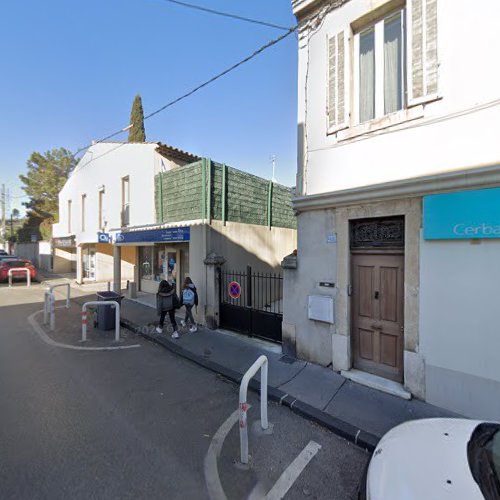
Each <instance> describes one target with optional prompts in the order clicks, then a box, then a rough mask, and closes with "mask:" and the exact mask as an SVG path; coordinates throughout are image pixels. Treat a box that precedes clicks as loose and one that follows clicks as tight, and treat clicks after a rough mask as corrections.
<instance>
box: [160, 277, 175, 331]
mask: <svg viewBox="0 0 500 500" xmlns="http://www.w3.org/2000/svg"><path fill="white" fill-rule="evenodd" d="M178 307H179V297H178V296H177V294H176V293H175V286H173V285H171V284H170V283H169V282H168V281H166V280H162V281H160V285H159V286H158V293H157V294H156V312H157V313H158V314H159V315H160V324H159V325H158V326H157V327H156V331H157V333H162V332H163V325H164V323H165V316H166V315H167V313H168V317H169V318H170V323H171V324H172V328H173V329H174V333H172V338H173V339H178V338H179V333H178V332H177V322H176V321H175V309H176V308H178Z"/></svg>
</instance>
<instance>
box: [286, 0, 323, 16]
mask: <svg viewBox="0 0 500 500" xmlns="http://www.w3.org/2000/svg"><path fill="white" fill-rule="evenodd" d="M320 3H321V0H292V10H293V14H294V16H295V17H296V18H297V19H299V18H301V17H304V16H305V15H306V14H308V13H310V12H311V11H313V10H314V9H316V8H317V7H318V5H319V4H320Z"/></svg>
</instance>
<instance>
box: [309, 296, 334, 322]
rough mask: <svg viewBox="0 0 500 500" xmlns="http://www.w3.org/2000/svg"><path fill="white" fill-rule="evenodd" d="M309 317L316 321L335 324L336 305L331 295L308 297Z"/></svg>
mask: <svg viewBox="0 0 500 500" xmlns="http://www.w3.org/2000/svg"><path fill="white" fill-rule="evenodd" d="M308 301H309V304H308V317H309V319H314V320H316V321H324V322H325V323H330V324H332V325H333V324H334V323H335V319H334V318H335V315H334V304H333V297H331V296H330V295H309V296H308Z"/></svg>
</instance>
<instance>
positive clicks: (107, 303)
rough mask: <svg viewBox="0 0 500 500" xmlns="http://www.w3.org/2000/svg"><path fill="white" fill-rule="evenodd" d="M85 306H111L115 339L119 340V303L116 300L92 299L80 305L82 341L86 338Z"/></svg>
mask: <svg viewBox="0 0 500 500" xmlns="http://www.w3.org/2000/svg"><path fill="white" fill-rule="evenodd" d="M87 306H101V307H104V306H111V307H114V308H115V341H116V342H118V341H119V340H120V304H119V303H118V302H117V301H116V300H109V301H103V300H93V301H91V302H85V304H83V306H82V312H81V316H82V342H85V341H86V340H87Z"/></svg>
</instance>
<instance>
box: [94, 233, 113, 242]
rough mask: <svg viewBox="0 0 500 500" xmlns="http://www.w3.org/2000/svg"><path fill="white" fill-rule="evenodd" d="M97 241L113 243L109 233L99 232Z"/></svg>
mask: <svg viewBox="0 0 500 500" xmlns="http://www.w3.org/2000/svg"><path fill="white" fill-rule="evenodd" d="M97 242H98V243H111V238H110V237H109V233H97Z"/></svg>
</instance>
